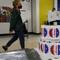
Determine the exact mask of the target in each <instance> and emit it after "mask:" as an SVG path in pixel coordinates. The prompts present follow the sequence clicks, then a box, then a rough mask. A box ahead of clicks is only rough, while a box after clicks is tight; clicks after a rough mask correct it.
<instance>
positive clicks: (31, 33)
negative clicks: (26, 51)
mask: <svg viewBox="0 0 60 60" xmlns="http://www.w3.org/2000/svg"><path fill="white" fill-rule="evenodd" d="M40 34H41V33H36V32H28V35H40ZM10 35H14V33H4V34H0V36H10ZM25 35H27V34H25Z"/></svg>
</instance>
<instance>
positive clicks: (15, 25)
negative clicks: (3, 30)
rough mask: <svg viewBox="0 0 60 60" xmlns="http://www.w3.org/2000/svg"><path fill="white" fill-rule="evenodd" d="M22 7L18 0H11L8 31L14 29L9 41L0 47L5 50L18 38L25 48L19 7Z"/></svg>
mask: <svg viewBox="0 0 60 60" xmlns="http://www.w3.org/2000/svg"><path fill="white" fill-rule="evenodd" d="M21 8H22V4H21V2H20V0H14V1H13V9H12V12H11V20H10V29H9V31H10V32H12V31H14V32H15V34H14V36H13V37H12V39H11V40H10V41H8V43H7V44H6V45H5V46H2V48H3V49H4V50H5V51H7V50H8V47H10V46H11V44H12V43H13V42H15V41H16V40H17V39H18V38H19V40H20V45H21V48H22V49H25V39H24V32H23V29H24V28H23V22H22V18H21V12H20V9H21Z"/></svg>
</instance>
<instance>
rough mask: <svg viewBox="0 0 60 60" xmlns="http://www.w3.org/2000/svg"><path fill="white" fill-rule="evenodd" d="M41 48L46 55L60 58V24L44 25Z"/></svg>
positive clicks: (42, 27)
mask: <svg viewBox="0 0 60 60" xmlns="http://www.w3.org/2000/svg"><path fill="white" fill-rule="evenodd" d="M41 29H42V34H41V38H40V43H39V49H40V51H41V52H42V53H43V54H44V56H45V55H46V57H47V56H50V57H49V58H52V57H53V58H60V26H59V25H56V26H54V25H53V26H52V25H42V26H41Z"/></svg>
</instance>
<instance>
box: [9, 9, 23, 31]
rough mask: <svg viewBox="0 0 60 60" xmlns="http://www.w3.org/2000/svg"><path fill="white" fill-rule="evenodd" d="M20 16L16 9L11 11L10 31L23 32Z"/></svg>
mask: <svg viewBox="0 0 60 60" xmlns="http://www.w3.org/2000/svg"><path fill="white" fill-rule="evenodd" d="M20 14H21V13H20V11H17V10H16V9H13V11H12V12H11V21H10V30H12V31H13V30H14V31H15V30H17V31H22V30H23V22H22V18H21V15H20Z"/></svg>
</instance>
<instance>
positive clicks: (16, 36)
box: [2, 33, 18, 51]
mask: <svg viewBox="0 0 60 60" xmlns="http://www.w3.org/2000/svg"><path fill="white" fill-rule="evenodd" d="M17 38H18V35H17V33H15V35H14V36H13V37H12V39H11V40H10V41H8V43H7V44H6V45H5V46H2V47H3V49H4V50H5V51H6V50H7V49H8V47H9V46H10V45H11V44H12V43H13V42H14V41H16V40H17Z"/></svg>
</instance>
